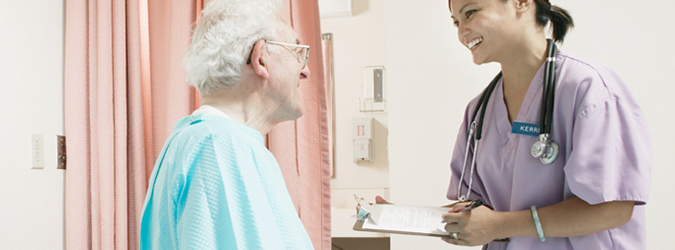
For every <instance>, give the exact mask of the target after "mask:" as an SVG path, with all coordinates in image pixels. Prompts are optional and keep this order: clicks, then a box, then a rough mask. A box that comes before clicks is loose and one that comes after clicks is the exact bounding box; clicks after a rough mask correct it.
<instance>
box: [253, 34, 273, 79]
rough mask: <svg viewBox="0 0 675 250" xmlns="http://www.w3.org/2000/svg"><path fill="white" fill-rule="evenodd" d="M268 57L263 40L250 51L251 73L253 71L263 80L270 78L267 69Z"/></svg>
mask: <svg viewBox="0 0 675 250" xmlns="http://www.w3.org/2000/svg"><path fill="white" fill-rule="evenodd" d="M269 56H270V55H269V52H268V51H267V50H266V49H265V40H262V39H261V40H259V41H258V42H257V43H255V45H253V50H252V51H251V67H253V71H255V73H256V74H258V75H259V76H262V77H263V78H265V79H268V78H270V73H269V70H268V67H267V66H268V63H269V58H270V57H269Z"/></svg>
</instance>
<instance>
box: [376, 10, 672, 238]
mask: <svg viewBox="0 0 675 250" xmlns="http://www.w3.org/2000/svg"><path fill="white" fill-rule="evenodd" d="M554 4H560V5H561V7H563V8H566V9H568V10H569V11H570V12H571V14H572V16H573V17H574V18H575V21H576V24H577V28H576V29H574V30H572V31H571V33H569V35H568V37H567V39H566V42H565V44H564V46H563V47H562V49H565V50H567V51H570V52H573V53H575V54H579V55H582V56H585V57H588V58H592V59H594V60H596V61H600V62H603V63H605V64H608V65H609V66H610V67H612V68H613V69H614V70H615V71H617V72H618V73H619V75H621V76H622V77H623V79H624V80H625V81H626V82H628V84H629V87H630V89H631V90H632V92H633V94H634V95H635V97H636V98H637V100H638V101H639V103H640V104H641V106H642V108H643V110H644V111H645V113H646V116H647V118H648V122H649V125H650V132H651V134H652V141H653V143H652V146H653V149H654V150H653V156H654V164H653V167H652V187H651V197H650V200H649V202H648V205H647V210H648V218H647V223H648V249H672V242H671V238H672V236H673V234H672V231H673V230H672V225H673V224H675V213H673V212H672V208H673V207H675V199H674V198H675V182H674V181H673V178H675V169H674V168H673V163H672V160H671V159H672V157H671V155H672V154H673V150H674V149H675V146H673V141H675V132H673V129H672V126H671V124H673V123H675V112H673V110H675V103H673V102H672V101H670V100H671V98H669V97H670V95H671V94H672V93H673V92H675V86H673V84H672V83H671V82H672V81H670V80H669V78H668V74H669V73H670V72H672V69H673V67H674V66H675V48H674V47H673V46H672V45H671V44H670V43H672V41H674V40H675V22H674V21H673V20H672V18H671V16H672V15H671V13H670V12H671V11H672V10H673V9H675V2H673V1H670V0H655V1H649V2H648V3H643V4H637V5H636V4H635V2H632V1H613V0H596V1H584V0H568V1H558V2H554ZM447 5H448V3H447V1H440V0H433V1H431V0H421V1H408V0H388V1H387V4H386V13H385V15H386V21H385V23H386V53H387V61H386V63H387V64H386V65H387V67H388V69H389V71H388V74H389V103H390V106H389V107H390V109H389V172H390V176H389V178H390V179H389V180H390V196H391V200H392V201H394V202H398V203H406V204H428V205H436V204H443V203H444V202H445V191H446V189H447V185H448V182H449V178H450V171H449V161H450V156H451V152H452V151H451V150H452V148H453V145H454V141H455V138H456V134H457V131H458V126H459V124H460V123H461V118H462V113H463V111H464V108H465V106H466V103H467V102H468V101H469V100H470V99H471V98H473V97H475V96H476V95H477V94H478V93H479V92H480V91H481V90H482V88H483V87H484V86H485V85H486V84H487V83H488V82H489V80H490V79H491V78H492V77H493V76H494V75H495V74H496V73H497V72H498V71H499V67H498V65H496V64H492V65H485V66H475V65H474V64H473V63H472V60H471V57H470V52H469V51H468V50H466V49H465V48H463V47H462V46H461V45H460V43H459V42H458V39H457V35H456V29H455V28H454V27H453V26H452V22H451V19H450V14H449V11H448V7H447ZM669 101H670V102H669ZM391 237H392V238H391V245H392V249H441V248H443V249H450V248H447V247H448V246H447V245H446V244H445V243H443V242H441V241H440V240H438V239H434V238H426V237H410V236H401V235H392V236H391ZM461 249H464V248H461Z"/></svg>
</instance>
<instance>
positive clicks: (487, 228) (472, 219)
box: [442, 203, 502, 246]
mask: <svg viewBox="0 0 675 250" xmlns="http://www.w3.org/2000/svg"><path fill="white" fill-rule="evenodd" d="M467 206H469V204H468V203H462V204H457V205H456V206H453V207H452V208H451V209H450V211H448V213H446V214H444V215H443V220H444V221H445V222H447V224H446V225H445V230H446V231H448V233H450V235H448V236H445V237H442V239H443V240H444V241H445V242H448V243H450V244H454V245H461V246H480V245H485V244H487V243H489V242H491V241H493V240H495V239H498V238H502V237H501V236H500V235H497V233H498V232H500V231H499V230H500V227H501V226H500V225H501V223H500V219H499V215H498V212H495V211H492V210H491V209H490V208H488V207H486V206H478V207H476V208H474V209H471V210H470V211H465V210H467V209H466V208H467ZM455 233H456V234H455ZM454 236H457V238H455V237H454Z"/></svg>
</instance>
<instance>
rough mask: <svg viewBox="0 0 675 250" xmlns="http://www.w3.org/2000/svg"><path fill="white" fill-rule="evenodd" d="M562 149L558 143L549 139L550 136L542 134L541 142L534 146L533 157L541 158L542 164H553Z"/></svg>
mask: <svg viewBox="0 0 675 250" xmlns="http://www.w3.org/2000/svg"><path fill="white" fill-rule="evenodd" d="M558 152H560V147H559V146H558V143H556V142H554V141H551V140H549V139H548V134H540V135H539V140H538V141H537V142H535V143H534V144H533V145H532V150H531V153H532V156H534V158H539V160H540V161H541V163H544V164H551V163H552V162H554V161H555V159H556V158H558Z"/></svg>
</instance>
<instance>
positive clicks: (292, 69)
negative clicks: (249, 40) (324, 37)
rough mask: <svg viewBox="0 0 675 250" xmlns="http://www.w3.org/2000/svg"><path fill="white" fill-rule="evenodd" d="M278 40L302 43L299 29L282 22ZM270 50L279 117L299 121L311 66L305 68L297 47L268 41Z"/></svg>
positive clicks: (270, 94)
mask: <svg viewBox="0 0 675 250" xmlns="http://www.w3.org/2000/svg"><path fill="white" fill-rule="evenodd" d="M280 26H281V27H280V28H279V29H278V31H277V33H278V38H277V39H278V41H275V42H281V43H289V44H300V40H299V39H298V36H297V34H295V31H293V29H291V27H290V26H289V25H287V24H282V25H280ZM266 46H267V50H268V51H270V65H269V70H270V78H269V84H270V89H269V90H270V92H269V96H270V98H273V99H274V100H276V101H277V103H278V105H279V106H278V109H277V110H276V111H275V113H276V116H278V117H280V118H282V119H284V120H295V119H298V118H300V116H302V113H303V108H302V103H301V101H300V97H299V95H298V88H299V87H300V79H306V78H307V77H309V66H306V67H304V68H303V64H302V62H299V61H298V56H297V53H298V50H297V48H291V47H290V46H282V45H277V44H266Z"/></svg>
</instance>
